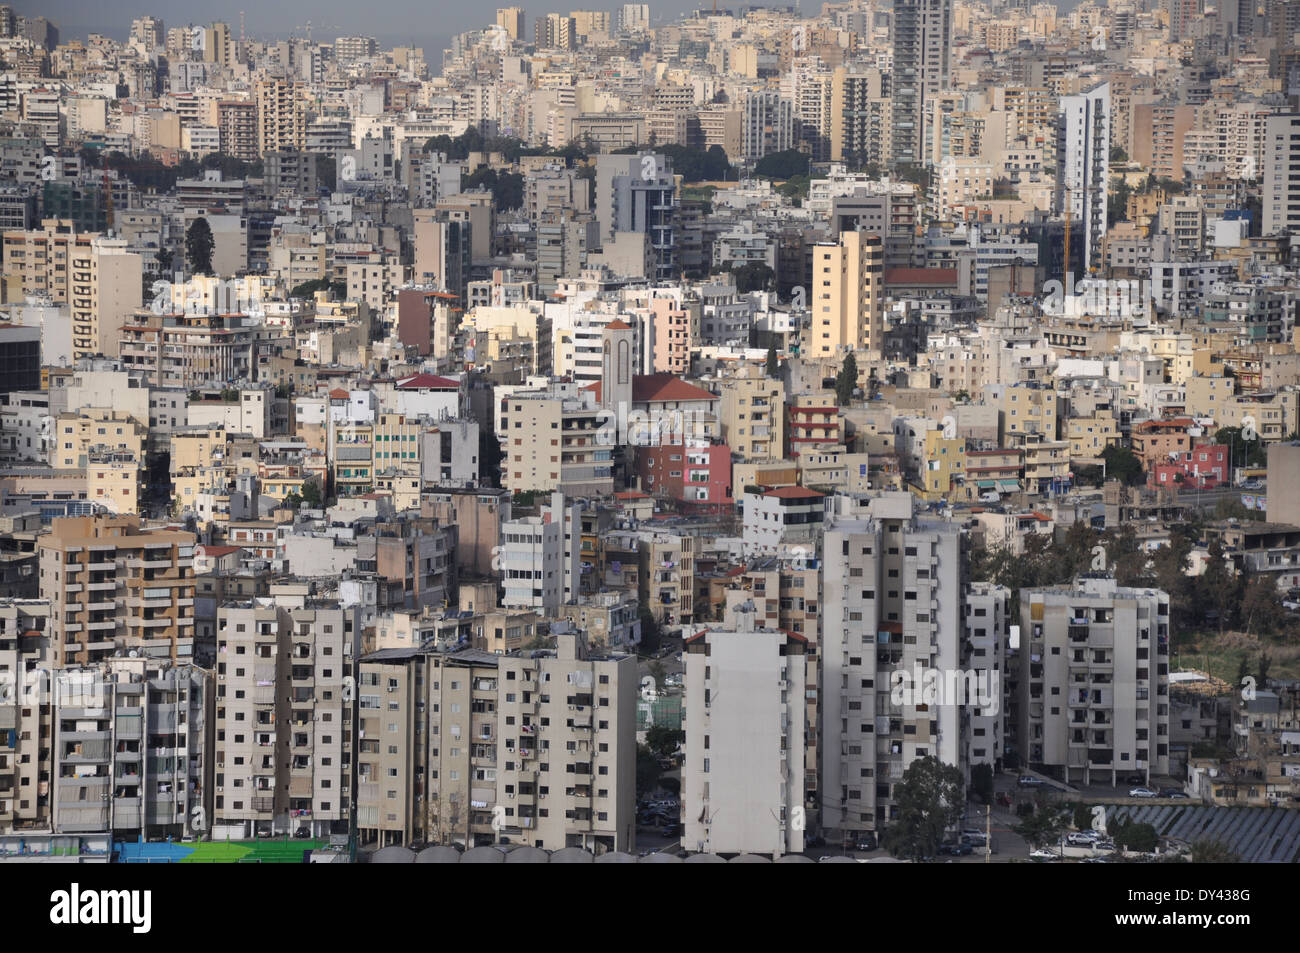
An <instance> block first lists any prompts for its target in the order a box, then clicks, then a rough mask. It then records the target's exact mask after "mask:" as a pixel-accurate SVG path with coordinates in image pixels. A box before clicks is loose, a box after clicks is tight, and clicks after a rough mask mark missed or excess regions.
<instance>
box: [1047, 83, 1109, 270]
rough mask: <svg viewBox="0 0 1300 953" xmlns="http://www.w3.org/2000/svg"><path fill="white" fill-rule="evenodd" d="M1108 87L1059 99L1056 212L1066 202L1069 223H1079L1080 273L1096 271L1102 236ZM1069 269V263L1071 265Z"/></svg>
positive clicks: (1107, 175) (1106, 160)
mask: <svg viewBox="0 0 1300 953" xmlns="http://www.w3.org/2000/svg"><path fill="white" fill-rule="evenodd" d="M1110 117H1111V104H1110V84H1109V83H1101V84H1099V85H1097V86H1095V87H1093V88H1092V89H1090V90H1087V91H1086V92H1082V93H1079V94H1077V95H1072V96H1062V97H1061V111H1060V116H1059V118H1058V121H1057V132H1056V154H1057V155H1058V156H1059V157H1060V162H1061V169H1062V172H1063V174H1062V175H1060V176H1058V177H1057V184H1056V207H1057V208H1058V209H1064V208H1065V203H1066V202H1069V203H1070V207H1071V211H1072V213H1073V216H1074V220H1075V221H1078V222H1082V223H1083V231H1084V247H1083V259H1082V261H1083V270H1084V271H1085V272H1088V271H1091V270H1093V269H1094V268H1100V267H1101V264H1102V261H1103V258H1102V254H1101V243H1102V239H1103V238H1104V237H1105V234H1106V196H1107V188H1108V182H1109V177H1110ZM1071 264H1072V263H1071Z"/></svg>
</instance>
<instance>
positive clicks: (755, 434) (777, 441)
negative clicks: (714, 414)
mask: <svg viewBox="0 0 1300 953" xmlns="http://www.w3.org/2000/svg"><path fill="white" fill-rule="evenodd" d="M718 390H719V391H720V395H721V398H722V399H721V402H720V408H719V415H718V422H719V425H720V430H721V433H722V442H723V443H725V444H726V445H727V446H728V447H729V448H730V449H731V452H732V453H735V454H738V455H739V456H740V458H741V459H742V460H744V461H758V460H775V459H779V458H780V457H781V454H782V452H783V451H784V448H785V414H784V413H783V410H784V409H785V384H784V383H783V382H782V381H780V380H773V379H772V378H770V377H767V376H766V375H764V374H762V373H761V372H760V371H759V369H758V368H756V367H747V368H746V372H745V373H743V374H737V375H736V376H734V377H730V378H728V379H726V380H724V381H719V382H718Z"/></svg>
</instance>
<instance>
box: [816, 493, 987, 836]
mask: <svg viewBox="0 0 1300 953" xmlns="http://www.w3.org/2000/svg"><path fill="white" fill-rule="evenodd" d="M836 503H837V505H838V506H839V507H840V508H841V510H843V509H846V508H847V509H848V512H837V513H836V514H835V517H834V519H833V521H832V522H831V523H830V525H829V526H828V528H827V530H826V534H825V541H824V544H823V561H822V566H823V574H822V602H821V610H822V637H821V644H820V646H819V655H820V657H821V667H822V678H821V685H822V688H821V736H820V738H819V750H820V752H821V767H820V773H821V782H820V785H819V786H820V789H821V826H822V829H823V830H824V831H826V832H827V834H828V838H840V837H845V838H847V837H848V836H849V835H850V834H851V833H852V832H855V831H864V830H879V829H881V828H883V827H884V826H885V825H887V824H888V823H889V821H890V819H891V818H892V817H893V816H894V812H895V810H896V807H897V805H896V802H895V800H894V787H895V785H896V784H897V783H898V782H899V781H900V780H901V779H902V777H903V772H904V771H905V770H906V769H907V767H908V765H910V764H911V763H912V762H913V761H914V760H916V759H917V758H921V757H926V756H935V757H937V758H939V759H940V760H941V761H943V762H944V763H946V764H952V765H958V766H959V767H961V768H962V770H963V772H965V771H966V770H967V769H968V766H967V765H966V764H965V763H964V762H963V760H962V757H963V744H962V742H963V737H964V729H963V724H962V723H963V720H964V706H965V705H967V703H968V695H967V693H966V692H965V691H962V689H963V688H964V687H969V685H963V684H960V683H959V684H958V685H956V686H952V687H949V686H948V685H945V688H946V689H948V690H947V692H946V694H945V695H944V696H943V697H942V698H941V699H939V700H938V701H937V702H936V700H935V699H933V698H929V699H927V697H926V696H925V695H924V694H923V693H922V691H921V685H919V684H917V681H918V679H921V680H923V679H924V678H925V673H927V672H929V671H930V670H935V671H937V672H939V673H941V674H942V676H943V680H944V681H945V682H948V681H950V679H951V678H952V677H953V676H950V675H949V673H958V672H959V671H960V668H959V666H960V663H961V659H962V641H963V639H964V637H965V635H966V631H965V629H966V627H965V625H963V608H962V607H963V591H962V577H963V569H962V553H961V539H960V531H959V530H958V528H957V527H955V526H953V525H952V524H949V523H926V522H922V521H919V520H914V519H913V517H912V502H911V497H910V495H909V494H906V493H886V494H883V495H882V496H880V497H876V498H873V499H871V500H869V501H867V503H866V505H865V506H864V507H860V508H849V507H847V505H846V500H845V498H838V499H837V500H836ZM976 674H977V675H979V673H976ZM979 677H983V678H988V677H989V676H988V675H987V673H986V674H984V675H982V676H979ZM979 700H981V701H982V700H983V699H979ZM971 703H973V702H971ZM981 707H984V706H983V705H982V706H981Z"/></svg>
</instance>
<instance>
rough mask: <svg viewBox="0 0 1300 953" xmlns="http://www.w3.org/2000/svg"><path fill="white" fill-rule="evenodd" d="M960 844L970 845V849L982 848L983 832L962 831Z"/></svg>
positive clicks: (983, 842)
mask: <svg viewBox="0 0 1300 953" xmlns="http://www.w3.org/2000/svg"><path fill="white" fill-rule="evenodd" d="M961 842H962V843H963V844H970V845H971V846H972V847H983V846H984V844H985V837H984V832H983V831H962V832H961Z"/></svg>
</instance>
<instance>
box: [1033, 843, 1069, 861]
mask: <svg viewBox="0 0 1300 953" xmlns="http://www.w3.org/2000/svg"><path fill="white" fill-rule="evenodd" d="M1029 859H1030V860H1032V861H1035V862H1036V863H1044V862H1047V861H1053V860H1060V859H1061V855H1060V854H1058V853H1056V852H1055V851H1051V850H1045V849H1044V848H1042V847H1040V848H1038V850H1036V851H1033V852H1031V853H1030V855H1029Z"/></svg>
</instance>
